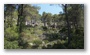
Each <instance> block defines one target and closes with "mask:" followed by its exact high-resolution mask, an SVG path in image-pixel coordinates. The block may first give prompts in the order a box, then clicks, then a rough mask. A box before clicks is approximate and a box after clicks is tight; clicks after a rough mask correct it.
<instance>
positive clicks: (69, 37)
mask: <svg viewBox="0 0 90 55" xmlns="http://www.w3.org/2000/svg"><path fill="white" fill-rule="evenodd" d="M65 17H66V22H67V28H68V45H69V44H70V41H71V35H70V24H69V20H68V15H67V4H65Z"/></svg>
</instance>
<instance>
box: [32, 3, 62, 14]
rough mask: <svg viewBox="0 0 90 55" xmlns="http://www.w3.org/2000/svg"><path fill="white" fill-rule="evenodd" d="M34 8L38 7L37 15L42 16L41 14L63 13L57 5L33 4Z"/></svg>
mask: <svg viewBox="0 0 90 55" xmlns="http://www.w3.org/2000/svg"><path fill="white" fill-rule="evenodd" d="M33 5H36V6H40V8H41V9H40V10H39V14H41V15H42V13H43V12H46V13H52V14H59V12H63V10H62V8H61V7H60V6H58V5H50V4H33Z"/></svg>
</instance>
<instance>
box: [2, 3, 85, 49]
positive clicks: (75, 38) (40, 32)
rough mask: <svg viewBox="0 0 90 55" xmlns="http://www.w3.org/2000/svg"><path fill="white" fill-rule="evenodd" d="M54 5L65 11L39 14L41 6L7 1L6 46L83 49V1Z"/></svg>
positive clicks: (5, 11)
mask: <svg viewBox="0 0 90 55" xmlns="http://www.w3.org/2000/svg"><path fill="white" fill-rule="evenodd" d="M53 5H58V6H59V7H62V9H63V12H60V13H59V14H52V13H46V12H43V14H42V15H40V14H39V9H40V7H39V6H32V5H31V4H4V49H84V5H83V4H53ZM53 5H50V6H53ZM47 9H48V8H47ZM53 9H54V8H53Z"/></svg>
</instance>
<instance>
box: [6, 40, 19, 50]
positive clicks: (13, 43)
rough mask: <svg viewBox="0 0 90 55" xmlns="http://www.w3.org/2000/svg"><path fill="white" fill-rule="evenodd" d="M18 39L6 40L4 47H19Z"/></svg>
mask: <svg viewBox="0 0 90 55" xmlns="http://www.w3.org/2000/svg"><path fill="white" fill-rule="evenodd" d="M19 48H20V47H19V46H18V41H12V42H11V41H7V40H5V41H4V49H19Z"/></svg>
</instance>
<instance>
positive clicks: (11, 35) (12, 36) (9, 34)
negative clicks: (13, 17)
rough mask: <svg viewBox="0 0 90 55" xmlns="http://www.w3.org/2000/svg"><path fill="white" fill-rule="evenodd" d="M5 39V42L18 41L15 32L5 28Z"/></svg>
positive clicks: (12, 29)
mask: <svg viewBox="0 0 90 55" xmlns="http://www.w3.org/2000/svg"><path fill="white" fill-rule="evenodd" d="M4 37H5V38H7V40H9V41H13V40H17V39H18V33H17V32H16V30H15V29H14V28H10V27H9V28H7V29H5V35H4Z"/></svg>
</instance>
